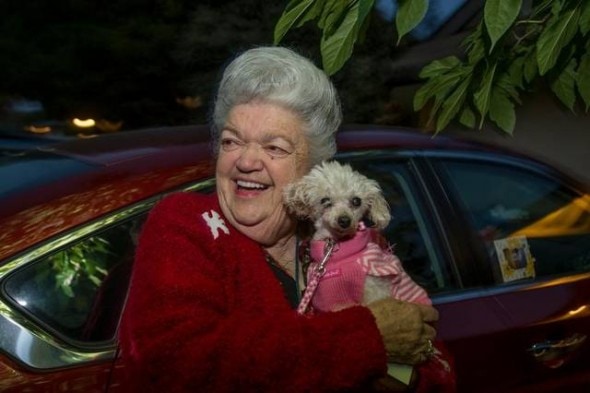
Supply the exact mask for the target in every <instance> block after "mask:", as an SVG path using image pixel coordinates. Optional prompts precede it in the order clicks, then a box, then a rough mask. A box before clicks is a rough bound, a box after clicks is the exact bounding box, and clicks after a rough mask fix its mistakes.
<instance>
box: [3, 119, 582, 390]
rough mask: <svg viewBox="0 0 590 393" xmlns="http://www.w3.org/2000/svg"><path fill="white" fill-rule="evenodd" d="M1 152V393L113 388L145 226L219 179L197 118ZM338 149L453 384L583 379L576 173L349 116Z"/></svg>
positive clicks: (547, 383) (530, 384)
mask: <svg viewBox="0 0 590 393" xmlns="http://www.w3.org/2000/svg"><path fill="white" fill-rule="evenodd" d="M0 150H1V151H2V155H1V156H0V178H1V179H2V181H1V182H0V228H1V231H0V391H3V392H21V391H29V392H47V391H81V392H107V391H108V392H113V391H120V390H121V388H120V384H119V382H118V381H119V380H120V379H119V378H120V377H121V375H122V374H121V373H124V369H123V368H122V367H121V366H120V365H119V364H118V363H117V361H116V359H117V342H116V340H115V336H116V330H117V325H118V321H119V317H120V314H121V310H122V308H123V303H124V299H125V294H126V291H127V287H128V283H129V276H130V272H131V269H132V263H131V262H132V260H133V250H134V246H135V244H136V236H137V233H138V230H139V228H140V227H141V223H142V222H143V220H144V218H145V215H146V213H147V212H148V211H149V209H150V207H151V206H153V204H154V203H155V202H156V201H157V200H158V199H160V198H161V197H162V196H163V195H164V194H166V193H169V192H173V191H180V190H185V191H189V192H211V191H212V190H213V189H214V181H213V159H212V156H211V155H210V145H209V138H208V130H207V129H206V127H199V126H195V127H174V128H163V129H151V130H144V131H128V132H124V133H119V134H113V135H103V136H99V137H96V138H92V139H78V140H69V141H68V140H66V141H61V142H48V141H45V142H44V143H41V144H35V143H31V142H27V141H25V142H19V143H16V142H14V140H9V139H1V140H0ZM339 150H340V153H339V155H338V159H339V160H342V161H347V162H350V163H351V164H352V165H353V166H354V167H355V168H356V169H357V170H359V171H361V172H363V173H365V174H367V175H368V176H370V177H372V178H374V179H376V180H378V181H379V182H380V184H381V185H382V187H383V189H384V192H385V193H386V195H387V198H388V200H389V202H390V205H391V208H392V214H393V217H394V219H393V221H392V223H391V224H390V226H389V227H388V228H387V229H386V231H385V234H386V236H387V237H388V240H389V242H390V243H391V244H392V245H394V249H395V252H396V254H398V255H399V256H400V258H401V259H402V261H403V262H404V265H405V267H406V269H407V270H408V272H409V273H410V274H411V275H412V276H413V277H414V279H415V280H416V281H417V282H418V283H419V284H421V285H423V286H424V287H425V288H426V289H427V290H428V292H429V293H430V295H431V297H432V298H433V300H434V303H435V304H436V307H437V308H438V309H439V311H440V314H441V320H440V322H439V324H438V326H437V328H438V332H439V338H440V339H442V340H444V341H445V342H446V344H447V346H448V348H449V349H450V350H451V352H452V353H453V354H454V356H455V360H456V368H457V372H458V382H459V388H460V391H461V392H511V391H518V392H522V391H531V392H545V391H547V392H549V391H559V390H563V391H569V392H571V391H588V388H589V387H590V340H588V339H587V336H588V335H589V334H590V308H589V307H590V303H589V299H590V193H589V191H588V187H587V186H586V185H583V184H581V183H578V182H576V181H574V180H572V179H571V178H569V177H568V176H566V175H564V174H563V173H561V172H559V171H557V170H556V169H554V168H552V167H550V166H547V165H545V164H542V163H540V162H537V161H534V160H532V159H530V158H527V157H524V156H521V155H517V154H513V153H509V152H506V151H501V150H499V149H497V148H492V147H486V146H483V145H478V144H473V143H468V142H466V141H460V140H456V139H451V138H448V137H443V136H438V137H436V138H432V137H431V136H430V135H422V134H420V133H419V132H417V131H408V130H406V131H404V130H399V129H393V128H383V127H355V128H354V129H346V130H344V131H343V132H341V133H340V136H339ZM154 312H157V311H154ZM196 367H198V365H196Z"/></svg>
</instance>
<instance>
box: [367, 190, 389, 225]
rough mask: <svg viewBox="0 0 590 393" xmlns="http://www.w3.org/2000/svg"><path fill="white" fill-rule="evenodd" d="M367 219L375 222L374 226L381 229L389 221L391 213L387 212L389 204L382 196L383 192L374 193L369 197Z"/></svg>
mask: <svg viewBox="0 0 590 393" xmlns="http://www.w3.org/2000/svg"><path fill="white" fill-rule="evenodd" d="M369 206H370V210H369V220H371V222H373V224H375V226H376V227H377V228H378V229H379V230H381V229H385V227H386V226H387V225H388V224H389V221H391V213H390V212H389V204H388V203H387V201H386V200H385V198H384V197H383V194H381V193H378V194H375V195H374V196H373V197H372V198H370V199H369Z"/></svg>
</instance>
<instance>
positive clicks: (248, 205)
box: [216, 102, 309, 246]
mask: <svg viewBox="0 0 590 393" xmlns="http://www.w3.org/2000/svg"><path fill="white" fill-rule="evenodd" d="M308 167H309V165H308V145H307V140H306V137H305V135H304V130H303V122H302V121H301V120H300V119H299V118H298V117H297V116H296V115H295V113H293V112H292V111H290V110H288V109H285V108H283V107H281V106H279V105H276V104H271V103H264V102H252V103H248V104H240V105H237V106H235V107H234V108H233V109H232V110H231V111H230V113H229V115H228V118H227V121H226V124H225V126H224V127H223V129H222V131H221V136H220V146H219V155H218V158H217V167H216V178H217V193H218V197H219V203H220V204H221V209H222V211H223V214H224V215H225V217H227V219H228V220H229V221H230V223H231V224H232V225H233V226H234V227H236V228H237V229H238V230H239V231H240V232H242V233H244V234H245V235H246V236H248V237H250V238H252V239H254V240H256V241H257V242H259V243H261V244H263V245H264V246H272V245H273V244H275V243H276V242H277V241H278V240H279V239H281V238H283V237H286V236H289V235H290V234H292V232H293V230H294V227H295V221H294V220H293V219H292V218H290V217H289V216H288V214H287V212H286V210H285V208H284V206H283V196H282V193H283V188H284V187H285V186H286V185H287V184H289V183H291V182H293V181H294V180H296V179H298V178H299V177H301V176H303V175H304V174H305V173H306V172H307V170H308V169H309V168H308Z"/></svg>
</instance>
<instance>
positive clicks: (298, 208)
mask: <svg viewBox="0 0 590 393" xmlns="http://www.w3.org/2000/svg"><path fill="white" fill-rule="evenodd" d="M284 203H285V205H286V207H287V208H288V210H289V211H290V212H291V213H293V214H295V215H296V216H297V217H299V218H301V219H308V220H310V221H312V222H313V224H314V227H315V232H314V235H313V238H314V239H317V240H319V239H326V238H332V239H334V240H336V241H338V240H341V239H345V238H349V237H352V236H354V234H355V232H356V230H357V228H358V224H359V222H361V221H362V220H368V221H370V223H372V225H373V226H374V227H375V228H376V229H378V230H381V229H384V228H385V227H386V226H387V224H389V221H390V220H391V215H390V212H389V205H388V203H387V201H386V200H385V198H384V197H383V193H382V191H381V187H380V186H379V184H378V183H377V182H376V181H375V180H372V179H369V178H367V177H366V176H364V175H362V174H361V173H359V172H357V171H355V170H353V169H352V167H351V166H350V165H348V164H340V163H338V162H336V161H324V162H322V163H321V164H319V165H316V166H315V167H313V168H312V170H311V171H310V172H309V173H308V174H307V175H306V176H304V177H302V178H301V179H299V180H298V181H296V182H294V183H291V184H290V185H288V186H287V187H286V188H285V191H284Z"/></svg>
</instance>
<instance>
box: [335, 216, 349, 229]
mask: <svg viewBox="0 0 590 393" xmlns="http://www.w3.org/2000/svg"><path fill="white" fill-rule="evenodd" d="M338 225H340V228H344V229H346V228H348V227H349V226H350V217H348V216H340V217H338Z"/></svg>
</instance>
